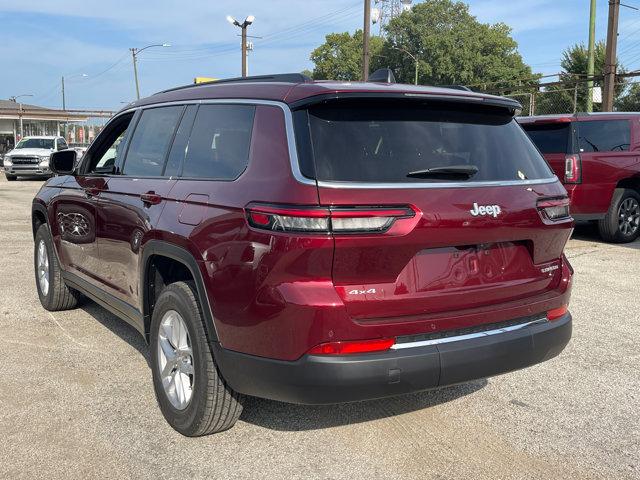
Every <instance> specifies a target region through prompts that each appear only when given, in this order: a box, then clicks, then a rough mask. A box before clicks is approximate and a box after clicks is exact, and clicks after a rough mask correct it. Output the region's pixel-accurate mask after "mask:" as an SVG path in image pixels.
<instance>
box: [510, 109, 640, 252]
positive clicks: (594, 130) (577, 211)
mask: <svg viewBox="0 0 640 480" xmlns="http://www.w3.org/2000/svg"><path fill="white" fill-rule="evenodd" d="M518 122H520V124H521V125H522V127H523V128H524V129H525V130H526V132H527V133H528V134H529V136H530V137H531V139H532V140H533V142H534V143H535V144H536V145H537V146H538V148H539V149H540V151H541V152H542V154H543V155H544V157H545V158H546V160H547V161H548V162H549V164H550V165H551V167H552V168H553V170H554V171H555V172H556V175H558V177H559V178H561V179H562V181H563V183H564V186H565V188H566V189H567V191H568V192H569V199H570V202H571V214H572V216H573V217H574V218H575V219H576V220H590V221H593V222H597V224H598V229H599V231H600V235H601V236H602V238H603V239H604V240H606V241H609V242H617V243H626V242H632V241H634V240H635V239H636V238H638V236H639V235H640V115H639V114H637V113H618V112H616V113H592V114H586V113H580V114H577V115H544V116H538V117H520V118H518Z"/></svg>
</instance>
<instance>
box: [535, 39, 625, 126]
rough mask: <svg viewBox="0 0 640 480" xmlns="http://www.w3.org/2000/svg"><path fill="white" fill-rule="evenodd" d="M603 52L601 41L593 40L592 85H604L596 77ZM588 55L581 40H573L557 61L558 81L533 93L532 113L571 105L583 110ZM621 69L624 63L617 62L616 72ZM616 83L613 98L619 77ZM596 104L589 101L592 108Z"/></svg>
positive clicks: (601, 67)
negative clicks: (576, 42) (535, 97)
mask: <svg viewBox="0 0 640 480" xmlns="http://www.w3.org/2000/svg"><path fill="white" fill-rule="evenodd" d="M605 55H606V45H605V43H604V42H602V41H600V42H597V43H596V45H595V50H594V60H595V62H594V65H595V68H594V75H595V77H596V79H595V80H594V82H593V85H594V87H603V86H604V81H603V80H602V79H601V78H597V77H601V76H602V75H603V73H604V64H605ZM588 58H589V53H588V49H587V47H586V46H585V45H584V44H583V43H578V44H575V45H573V46H571V47H569V48H567V49H566V50H565V51H564V52H562V60H561V62H560V66H561V67H562V73H560V76H559V84H558V85H553V86H550V87H548V88H546V89H545V91H544V92H542V93H541V94H540V95H538V96H537V99H536V105H537V107H536V113H538V114H545V113H572V112H573V111H574V108H575V110H576V111H577V112H585V111H586V109H587V95H588V88H587V82H586V78H587V63H588ZM624 71H625V70H624V67H623V66H621V65H620V66H619V67H618V72H621V73H623V72H624ZM618 83H619V84H618V85H616V88H615V98H618V97H619V96H620V94H621V93H622V92H623V90H624V82H623V81H619V82H618ZM576 86H577V87H576ZM576 88H577V91H576ZM576 99H577V102H576ZM574 103H575V107H574ZM599 108H600V105H599V104H594V105H593V109H594V111H597V110H598V109H599Z"/></svg>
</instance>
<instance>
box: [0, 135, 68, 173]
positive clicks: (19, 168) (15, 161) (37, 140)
mask: <svg viewBox="0 0 640 480" xmlns="http://www.w3.org/2000/svg"><path fill="white" fill-rule="evenodd" d="M67 148H69V146H68V145H67V142H66V140H65V139H64V138H63V137H44V136H43V137H25V138H23V139H22V140H20V141H19V142H18V144H17V145H16V147H15V148H14V149H13V150H11V151H10V152H8V153H7V154H6V155H5V156H4V174H5V176H6V177H7V180H9V181H12V180H15V179H16V178H17V177H18V176H21V175H25V176H47V177H50V176H51V175H53V172H51V169H50V168H49V157H50V156H51V154H52V153H53V152H57V151H60V150H66V149H67Z"/></svg>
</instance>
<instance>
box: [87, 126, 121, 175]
mask: <svg viewBox="0 0 640 480" xmlns="http://www.w3.org/2000/svg"><path fill="white" fill-rule="evenodd" d="M132 119H133V114H132V113H130V114H124V115H121V116H120V117H117V118H116V119H114V120H113V121H112V122H109V124H108V125H107V126H106V127H105V129H104V130H102V132H100V135H98V138H97V139H96V141H95V142H94V143H93V145H91V148H90V149H89V150H88V151H87V154H86V155H85V156H84V157H83V163H85V164H86V170H85V171H86V173H97V174H112V173H115V168H116V166H117V165H118V164H119V163H120V161H121V157H122V155H123V151H122V150H123V148H124V144H125V143H126V142H125V139H126V137H127V135H128V134H129V132H130V130H129V125H130V124H131V120H132Z"/></svg>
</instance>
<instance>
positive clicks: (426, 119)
mask: <svg viewBox="0 0 640 480" xmlns="http://www.w3.org/2000/svg"><path fill="white" fill-rule="evenodd" d="M295 119H296V139H297V143H298V154H299V157H300V167H301V171H302V173H303V175H305V176H306V177H309V178H315V179H317V180H319V181H334V182H364V183H415V182H450V181H456V182H457V181H463V182H478V181H482V182H484V181H517V180H539V179H546V178H553V173H552V172H551V170H550V169H549V167H548V166H547V164H546V162H545V161H544V159H543V158H542V156H541V155H540V154H539V152H538V151H537V150H536V148H535V147H534V146H533V144H532V143H531V141H530V140H529V138H528V137H527V135H526V134H525V133H524V132H523V131H522V129H521V128H520V127H519V126H518V125H517V124H516V122H515V120H514V119H513V117H512V116H511V115H510V114H509V113H508V112H507V111H506V110H505V109H498V108H488V107H481V106H475V105H469V104H444V103H441V102H431V103H426V102H425V103H410V102H390V101H386V102H382V101H372V100H371V99H369V100H366V101H364V100H358V101H355V100H342V101H335V102H327V103H324V104H318V105H314V106H311V107H309V108H307V109H306V110H304V111H297V112H295Z"/></svg>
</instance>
